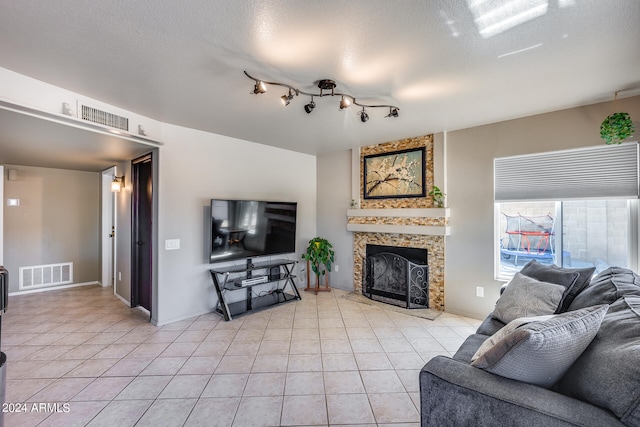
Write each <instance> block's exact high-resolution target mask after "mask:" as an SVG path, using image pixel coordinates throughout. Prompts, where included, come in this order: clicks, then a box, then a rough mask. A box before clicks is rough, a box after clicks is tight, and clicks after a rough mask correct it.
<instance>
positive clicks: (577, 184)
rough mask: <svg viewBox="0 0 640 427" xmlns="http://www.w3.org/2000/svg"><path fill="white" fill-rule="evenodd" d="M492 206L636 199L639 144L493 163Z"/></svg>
mask: <svg viewBox="0 0 640 427" xmlns="http://www.w3.org/2000/svg"><path fill="white" fill-rule="evenodd" d="M493 163H494V198H495V201H496V202H506V201H519V200H571V199H591V198H607V199H612V198H638V197H639V183H638V179H639V172H638V169H639V166H638V165H639V159H638V142H628V143H624V144H620V145H600V146H594V147H586V148H579V149H573V150H562V151H552V152H547V153H536V154H527V155H522V156H513V157H501V158H497V159H494V162H493Z"/></svg>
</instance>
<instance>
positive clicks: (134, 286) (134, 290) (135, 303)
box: [130, 151, 157, 321]
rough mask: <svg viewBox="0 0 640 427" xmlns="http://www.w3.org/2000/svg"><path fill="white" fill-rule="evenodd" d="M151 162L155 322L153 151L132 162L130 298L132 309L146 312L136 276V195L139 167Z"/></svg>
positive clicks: (153, 267) (152, 271)
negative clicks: (139, 293)
mask: <svg viewBox="0 0 640 427" xmlns="http://www.w3.org/2000/svg"><path fill="white" fill-rule="evenodd" d="M147 161H150V162H151V185H152V189H151V218H152V226H151V230H150V232H151V237H150V239H151V241H150V242H149V246H150V250H151V258H150V262H151V266H150V272H149V274H150V275H151V277H150V284H149V286H150V288H149V292H151V295H150V305H151V307H149V310H148V311H149V317H150V319H151V320H152V321H153V312H154V310H153V309H154V308H155V306H156V305H155V302H156V276H157V275H156V265H157V260H156V250H155V248H156V238H157V232H156V224H157V214H156V212H157V206H156V203H157V197H156V191H157V178H156V177H157V174H156V165H155V155H154V151H151V152H149V153H147V154H144V155H142V156H140V157H137V158H135V159H133V160H132V161H131V185H132V191H131V294H130V295H131V296H130V301H131V304H130V306H131V307H139V308H143V309H145V310H146V308H144V307H142V306H141V305H140V301H139V298H138V290H139V283H138V280H137V275H136V271H135V270H136V268H137V265H138V260H137V253H138V251H137V234H138V222H137V220H138V218H137V206H136V195H137V194H138V188H137V186H138V176H137V175H138V170H137V165H139V164H141V163H144V162H147Z"/></svg>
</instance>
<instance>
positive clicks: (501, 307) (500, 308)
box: [493, 273, 565, 323]
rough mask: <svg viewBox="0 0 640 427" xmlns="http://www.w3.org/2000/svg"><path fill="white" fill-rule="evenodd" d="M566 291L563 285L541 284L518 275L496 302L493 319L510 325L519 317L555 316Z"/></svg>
mask: <svg viewBox="0 0 640 427" xmlns="http://www.w3.org/2000/svg"><path fill="white" fill-rule="evenodd" d="M564 291H565V288H564V286H562V285H556V284H554V283H546V282H540V281H539V280H536V279H532V278H531V277H527V276H525V275H523V274H521V273H516V274H515V275H514V276H513V279H511V282H509V285H508V286H507V288H506V289H505V291H504V293H503V294H502V295H501V296H500V298H499V299H498V301H497V302H496V308H495V309H494V310H493V317H495V318H496V319H498V320H500V321H501V322H503V323H509V322H511V321H512V320H514V319H517V318H518V317H529V316H541V315H543V314H553V313H555V312H556V310H557V309H558V307H559V306H560V303H561V302H562V297H563V295H564Z"/></svg>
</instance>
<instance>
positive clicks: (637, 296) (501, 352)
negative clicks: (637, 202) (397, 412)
mask: <svg viewBox="0 0 640 427" xmlns="http://www.w3.org/2000/svg"><path fill="white" fill-rule="evenodd" d="M521 273H522V276H518V277H519V279H518V280H523V281H528V282H527V285H526V286H522V285H521V284H518V286H516V285H514V284H513V283H514V281H516V278H515V277H514V280H513V281H512V282H510V284H509V286H507V287H506V290H505V291H504V293H503V294H502V296H501V297H500V299H499V300H498V302H497V303H496V309H495V310H494V312H492V313H491V314H490V315H489V316H488V317H487V318H486V319H485V321H484V322H483V323H482V324H481V326H480V327H479V328H478V330H477V332H476V333H475V334H474V335H471V336H469V337H468V338H467V339H466V341H465V342H464V343H463V344H462V346H461V347H460V348H459V349H458V351H457V352H456V353H455V355H454V356H453V358H449V357H445V356H437V357H435V358H433V359H431V360H430V361H429V362H428V363H427V364H426V365H425V366H424V368H423V369H422V371H421V372H420V399H421V417H422V425H423V426H438V427H440V426H474V427H476V426H492V427H494V426H527V427H531V426H594V427H602V426H640V276H638V275H636V274H635V273H633V272H632V271H631V270H628V269H623V268H617V267H613V268H609V269H607V270H605V271H603V272H602V273H600V274H599V275H598V276H596V277H595V278H594V279H593V280H590V278H591V274H592V273H593V270H590V269H583V270H575V269H563V268H559V267H556V266H543V265H541V264H538V263H537V262H535V261H532V262H531V263H529V264H527V266H525V268H523V270H522V271H521ZM531 282H535V283H536V284H542V285H544V286H546V288H548V289H549V290H550V291H549V293H548V295H551V294H553V298H550V299H549V301H551V302H550V303H549V301H546V302H545V301H543V300H545V299H547V297H548V295H547V294H545V295H543V296H540V295H537V294H536V293H535V292H536V291H534V292H533V293H531V289H540V288H539V287H535V288H534V287H532V286H529V285H531ZM553 285H560V286H562V288H557V287H553ZM527 286H529V287H527ZM511 288H513V289H514V291H513V292H511V291H510V290H511ZM523 289H524V290H525V291H522V290H523ZM516 290H520V291H521V292H516ZM554 292H555V294H554ZM560 293H561V294H562V295H561V296H559V295H560ZM523 295H524V296H523ZM514 297H515V299H516V300H517V301H516V303H515V304H513V301H509V299H510V298H511V299H514ZM518 298H520V299H519V300H518ZM527 298H529V299H531V298H535V300H534V301H533V302H532V301H531V300H529V301H526V304H523V299H524V300H526V299H527ZM540 301H543V302H540ZM546 303H549V304H555V303H557V307H556V308H555V310H553V311H552V313H553V315H552V316H546V317H542V318H535V319H536V320H537V319H543V321H531V322H529V321H528V320H527V319H520V320H518V319H514V321H511V320H509V319H510V317H509V316H510V315H511V316H518V315H519V313H507V314H506V315H505V311H507V312H508V310H505V305H506V306H507V307H512V306H516V307H517V308H516V311H517V310H522V309H523V305H524V306H525V308H524V310H525V312H526V313H525V314H526V316H531V315H536V316H537V315H540V314H541V313H542V314H549V313H548V312H547V313H544V311H545V310H549V304H547V305H545V304H546ZM527 307H534V309H533V311H532V312H530V311H529V309H528V308H527ZM536 310H539V311H540V312H536ZM505 319H506V320H509V322H505V321H504V320H505ZM546 319H548V320H546ZM507 323H508V326H507V327H505V326H506V324H507ZM518 323H523V325H524V326H519V325H518ZM576 325H577V329H576ZM580 328H582V329H584V331H580V330H579V329H580ZM521 329H526V330H524V331H522V330H521ZM551 330H553V331H554V332H553V333H554V334H555V335H550V333H549V331H551ZM558 330H563V331H561V332H562V333H565V334H568V337H567V335H564V336H563V335H562V333H557V331H558ZM587 330H590V331H591V332H589V331H587ZM545 334H547V335H546V336H545ZM514 335H515V337H514ZM575 336H583V337H584V338H583V339H582V341H581V340H580V339H574V337H575ZM541 337H542V338H541ZM536 340H537V341H536ZM554 340H555V341H554ZM576 341H577V343H576ZM505 342H506V343H505ZM486 347H488V350H486ZM479 349H485V353H484V354H480V355H478V354H476V352H478V353H482V351H480V352H479ZM554 352H555V353H557V354H556V355H555V356H549V357H547V353H549V354H553V353H554ZM569 353H570V354H569ZM474 355H475V358H474ZM472 359H473V361H472ZM505 360H506V362H505ZM472 363H473V364H472ZM547 368H549V369H547ZM547 371H548V372H547ZM541 372H542V374H540V373H541ZM523 378H524V380H522V379H523Z"/></svg>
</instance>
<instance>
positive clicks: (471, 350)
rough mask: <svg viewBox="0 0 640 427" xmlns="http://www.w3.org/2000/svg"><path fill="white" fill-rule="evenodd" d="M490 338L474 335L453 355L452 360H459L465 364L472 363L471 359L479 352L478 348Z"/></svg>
mask: <svg viewBox="0 0 640 427" xmlns="http://www.w3.org/2000/svg"><path fill="white" fill-rule="evenodd" d="M487 338H489V337H488V336H487V335H482V334H473V335H469V336H468V337H467V339H465V340H464V342H463V343H462V345H461V346H460V347H459V348H458V351H456V353H455V354H454V355H453V357H452V359H455V360H459V361H461V362H464V363H471V358H472V357H473V355H474V354H476V352H477V351H478V348H480V346H481V345H482V343H483V342H485V340H486V339H487Z"/></svg>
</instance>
